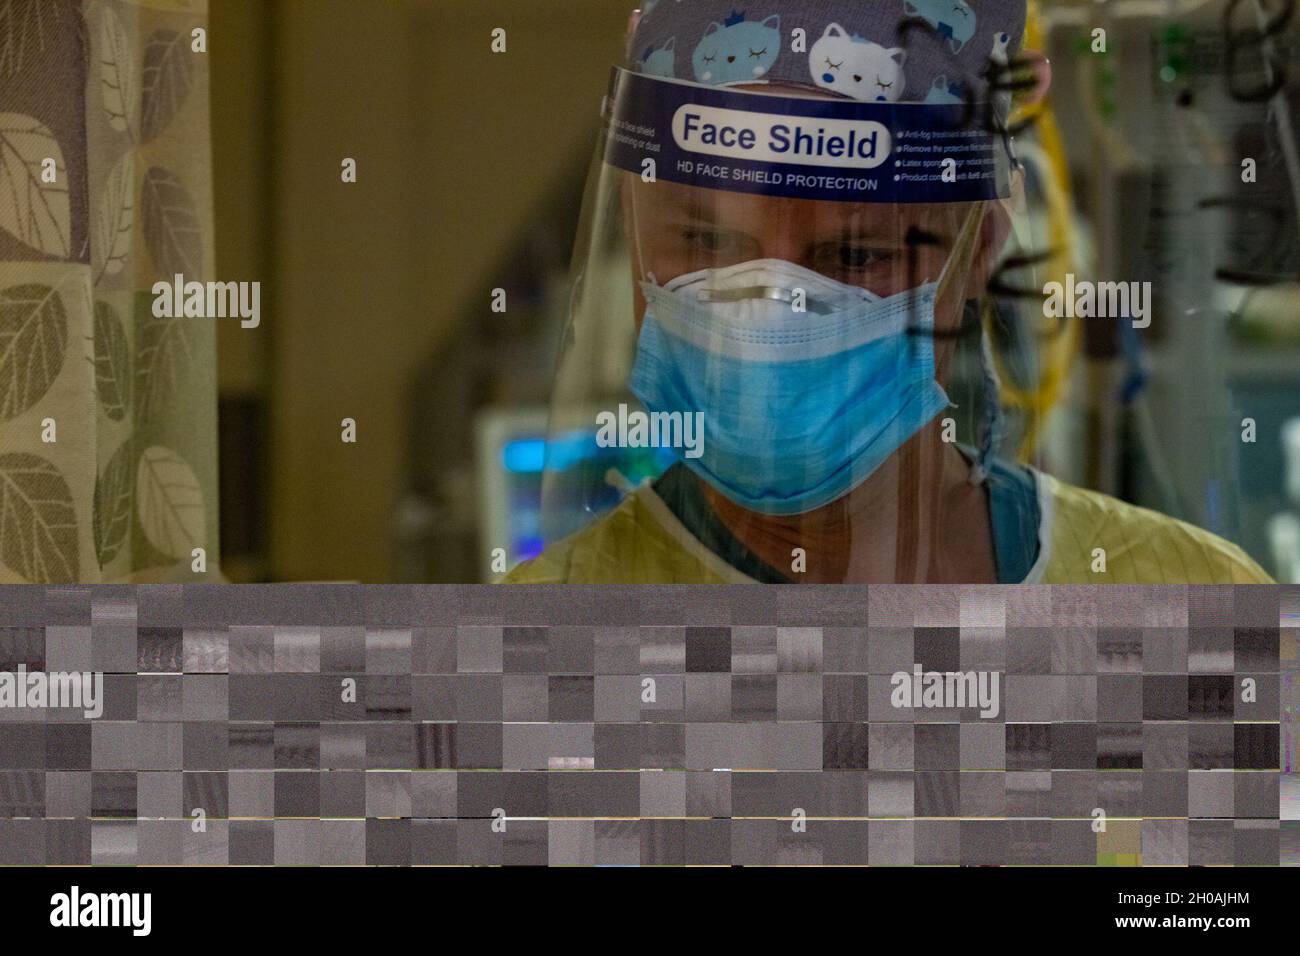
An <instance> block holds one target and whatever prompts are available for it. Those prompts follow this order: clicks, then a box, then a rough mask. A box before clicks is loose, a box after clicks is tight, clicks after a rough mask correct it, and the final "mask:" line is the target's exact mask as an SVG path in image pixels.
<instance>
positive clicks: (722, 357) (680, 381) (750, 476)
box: [630, 260, 950, 515]
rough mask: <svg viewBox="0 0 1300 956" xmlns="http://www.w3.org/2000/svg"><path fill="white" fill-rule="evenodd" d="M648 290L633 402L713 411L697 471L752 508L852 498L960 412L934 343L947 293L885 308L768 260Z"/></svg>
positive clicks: (934, 286) (782, 509)
mask: <svg viewBox="0 0 1300 956" xmlns="http://www.w3.org/2000/svg"><path fill="white" fill-rule="evenodd" d="M642 289H643V291H644V293H645V297H646V301H647V308H646V314H645V320H644V322H643V323H642V326H641V333H640V338H639V339H638V342H637V355H636V362H635V365H634V366H633V369H632V375H631V380H630V387H631V389H632V392H633V394H634V395H636V397H637V398H638V399H639V400H640V401H641V403H642V404H643V405H644V406H645V407H646V409H647V410H648V411H650V412H702V413H703V416H704V418H703V424H704V432H703V435H704V442H703V449H702V453H701V455H700V457H698V458H688V459H685V462H686V465H687V466H688V467H689V468H691V469H692V470H694V471H695V472H696V473H697V474H698V475H699V476H700V477H702V478H703V479H704V480H705V481H707V482H708V483H709V484H711V485H712V486H713V487H714V488H716V489H717V490H718V491H719V492H721V493H722V494H724V495H726V496H727V497H728V498H729V499H731V500H732V501H734V502H736V503H737V504H739V505H741V506H743V507H745V508H747V509H749V510H751V511H756V512H759V513H762V514H769V515H793V514H802V513H804V512H807V511H812V510H814V509H816V508H820V507H822V506H823V505H826V504H829V503H830V502H832V501H835V500H836V499H838V498H841V497H843V496H844V495H845V494H847V493H848V492H849V491H851V490H852V489H854V488H855V487H857V486H858V485H859V484H861V483H862V482H863V481H865V480H866V479H867V477H868V476H870V475H871V474H872V473H873V472H874V471H875V470H876V469H878V468H879V467H880V466H881V465H882V464H883V463H884V462H885V460H886V459H888V458H889V456H890V455H892V454H893V453H894V452H895V451H897V450H898V448H899V447H900V446H902V445H903V444H904V443H905V442H906V441H907V440H908V439H910V438H911V437H912V436H913V435H915V434H916V433H917V432H919V431H920V430H921V429H922V428H923V427H924V426H925V425H926V424H927V423H928V422H929V421H930V420H931V419H933V418H934V417H935V415H937V414H938V413H939V412H940V411H942V410H943V409H944V408H946V407H947V406H948V405H949V404H950V403H949V401H948V396H947V395H946V394H944V391H943V389H942V388H941V387H940V386H939V383H938V382H936V381H935V378H934V342H933V339H932V337H931V335H930V334H929V333H930V332H931V331H932V330H933V328H934V307H935V299H936V297H937V295H938V283H927V284H925V285H922V286H920V287H919V288H917V289H914V290H910V291H908V292H904V293H901V294H899V295H895V296H892V297H890V298H887V299H881V298H879V297H877V296H874V295H872V294H871V293H869V292H866V291H865V290H863V289H859V288H856V287H854V286H849V285H844V284H843V283H839V282H835V281H834V280H831V279H828V278H827V277H825V276H822V275H820V274H818V273H815V272H811V271H809V270H807V269H804V268H802V267H800V266H797V265H794V264H793V263H789V262H782V261H777V260H761V261H758V262H751V263H744V264H742V265H739V266H733V267H730V268H727V269H717V270H708V271H705V272H699V273H692V274H690V275H687V276H683V277H681V278H679V279H677V280H675V281H673V282H672V283H670V284H669V285H667V286H658V285H655V284H653V283H644V284H643V285H642ZM796 307H802V308H803V309H804V310H805V311H796ZM909 328H910V329H911V330H913V333H915V334H909Z"/></svg>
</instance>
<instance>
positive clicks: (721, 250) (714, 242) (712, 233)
mask: <svg viewBox="0 0 1300 956" xmlns="http://www.w3.org/2000/svg"><path fill="white" fill-rule="evenodd" d="M682 240H683V242H685V243H686V246H687V248H689V249H690V250H691V251H693V252H696V253H701V254H704V255H709V256H716V257H720V258H721V257H725V256H728V255H730V254H732V253H734V252H735V251H736V250H738V249H740V248H741V246H742V245H743V239H742V237H740V236H738V235H737V234H736V233H734V232H723V231H720V230H717V229H704V228H700V227H689V228H687V229H685V230H683V231H682Z"/></svg>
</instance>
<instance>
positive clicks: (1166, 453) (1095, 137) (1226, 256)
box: [1044, 0, 1300, 561]
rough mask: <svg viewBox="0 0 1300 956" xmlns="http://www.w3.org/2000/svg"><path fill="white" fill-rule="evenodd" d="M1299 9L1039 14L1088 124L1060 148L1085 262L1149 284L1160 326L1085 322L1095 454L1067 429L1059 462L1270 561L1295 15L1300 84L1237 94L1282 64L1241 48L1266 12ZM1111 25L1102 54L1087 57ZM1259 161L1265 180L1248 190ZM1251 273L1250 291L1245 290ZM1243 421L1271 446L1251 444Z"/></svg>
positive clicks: (1289, 214) (1086, 479) (1064, 85)
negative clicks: (1085, 231)
mask: <svg viewBox="0 0 1300 956" xmlns="http://www.w3.org/2000/svg"><path fill="white" fill-rule="evenodd" d="M1286 3H1294V0H1269V2H1268V3H1266V4H1265V5H1264V6H1259V5H1258V4H1257V2H1256V0H1213V2H1196V3H1169V4H1150V3H1140V2H1129V0H1122V2H1116V3H1108V4H1105V5H1097V4H1077V5H1068V6H1067V5H1060V6H1056V5H1054V6H1050V7H1046V8H1045V9H1044V29H1045V35H1046V42H1047V49H1048V51H1049V53H1050V55H1051V59H1052V62H1053V67H1054V70H1053V74H1054V75H1053V93H1052V102H1053V103H1054V105H1055V110H1056V114H1057V116H1058V117H1062V118H1072V119H1073V120H1074V121H1072V122H1069V121H1067V122H1063V123H1062V126H1061V134H1062V140H1063V143H1064V147H1065V154H1066V156H1067V158H1068V162H1069V165H1070V171H1071V178H1072V180H1073V182H1074V186H1075V192H1076V195H1077V196H1078V203H1079V211H1080V213H1081V214H1082V216H1083V217H1084V219H1086V220H1087V222H1088V224H1089V226H1090V228H1091V233H1092V235H1091V242H1090V243H1088V245H1089V247H1090V248H1091V249H1092V251H1093V256H1094V258H1093V261H1092V262H1091V264H1085V265H1084V266H1083V267H1082V268H1083V269H1086V270H1087V271H1088V272H1090V273H1091V274H1092V276H1095V277H1096V278H1097V279H1100V280H1112V281H1125V282H1132V281H1149V282H1151V288H1152V291H1153V298H1154V314H1153V316H1152V322H1151V326H1150V328H1148V329H1145V330H1134V329H1132V328H1129V329H1127V330H1124V329H1122V328H1121V325H1120V323H1117V322H1104V321H1099V320H1085V322H1084V328H1083V340H1084V357H1085V364H1084V374H1083V377H1082V379H1081V381H1080V382H1079V383H1078V384H1079V385H1081V386H1082V387H1081V388H1079V389H1077V390H1075V391H1074V392H1073V393H1072V394H1071V396H1070V400H1069V401H1068V402H1067V407H1068V408H1069V409H1070V410H1072V411H1073V413H1074V414H1076V415H1077V416H1078V421H1079V423H1080V425H1081V426H1082V427H1081V432H1082V438H1083V440H1082V441H1081V442H1079V443H1078V445H1077V448H1078V449H1079V452H1080V454H1079V455H1078V456H1072V455H1071V454H1070V451H1071V448H1070V443H1068V442H1067V441H1065V440H1064V439H1065V438H1066V436H1068V435H1069V434H1070V433H1071V431H1072V430H1071V429H1068V428H1067V429H1059V430H1057V429H1052V430H1050V431H1052V432H1053V434H1052V435H1051V436H1050V437H1051V439H1052V440H1050V441H1049V443H1048V457H1049V458H1056V459H1057V460H1059V461H1060V462H1061V463H1062V464H1063V465H1064V467H1063V468H1062V470H1061V471H1060V472H1059V473H1061V474H1062V475H1063V477H1065V478H1067V479H1068V480H1073V481H1076V482H1079V483H1081V484H1084V485H1086V486H1088V487H1095V488H1097V489H1098V490H1101V491H1105V492H1108V493H1111V494H1116V495H1118V496H1120V497H1123V498H1125V499H1127V500H1130V501H1134V502H1135V503H1138V504H1142V505H1146V506H1148V507H1152V508H1155V509H1157V510H1161V511H1165V512H1166V513H1170V514H1173V515H1174V516H1176V517H1180V518H1183V519H1185V520H1188V521H1191V522H1193V523H1195V524H1198V525H1201V526H1203V527H1206V528H1208V529H1209V530H1211V531H1214V532H1217V533H1220V534H1223V535H1225V536H1227V537H1229V538H1230V539H1232V540H1234V541H1236V542H1237V543H1239V544H1241V545H1242V546H1243V547H1244V548H1246V550H1247V551H1249V552H1251V553H1253V554H1255V555H1256V556H1257V557H1259V558H1261V559H1264V560H1266V561H1267V560H1268V558H1269V552H1270V550H1271V548H1270V547H1269V546H1268V544H1267V538H1268V535H1267V532H1266V525H1267V523H1268V519H1269V517H1270V516H1271V515H1273V514H1275V513H1276V512H1277V511H1278V509H1279V508H1280V507H1281V506H1282V504H1283V499H1282V488H1281V475H1282V470H1281V467H1280V465H1281V461H1280V457H1281V456H1280V453H1279V450H1278V448H1277V444H1276V442H1275V441H1274V440H1273V439H1272V438H1271V437H1270V436H1275V435H1277V434H1278V433H1279V429H1280V427H1281V423H1282V421H1284V420H1285V419H1286V418H1288V417H1291V416H1294V415H1296V414H1297V413H1300V376H1297V369H1300V348H1298V347H1297V344H1296V343H1297V339H1300V330H1297V329H1296V326H1297V324H1300V285H1297V284H1296V276H1297V274H1300V247H1298V244H1297V242H1296V238H1297V222H1296V200H1295V196H1296V194H1297V192H1298V191H1300V181H1297V180H1298V177H1300V171H1297V169H1296V164H1295V147H1296V144H1295V141H1294V139H1295V134H1294V127H1293V126H1292V125H1291V122H1290V116H1291V113H1292V112H1293V111H1294V110H1295V108H1296V103H1295V101H1296V94H1295V89H1296V81H1295V76H1296V75H1297V73H1296V69H1295V66H1296V56H1295V53H1296V50H1297V44H1296V43H1295V38H1296V31H1297V29H1300V17H1292V18H1291V21H1290V25H1289V27H1288V29H1287V31H1286V33H1285V36H1282V37H1279V38H1277V39H1278V49H1279V50H1280V51H1281V52H1280V53H1279V54H1278V55H1279V56H1280V57H1283V56H1284V57H1288V58H1289V59H1287V66H1288V67H1289V71H1290V72H1289V76H1290V77H1291V79H1290V80H1289V88H1287V87H1284V88H1283V89H1282V90H1280V91H1278V92H1277V93H1276V94H1275V95H1273V96H1272V97H1271V98H1269V99H1267V100H1262V101H1259V102H1253V101H1248V100H1247V99H1245V98H1243V97H1242V96H1241V88H1242V87H1244V86H1249V85H1251V84H1252V82H1253V83H1254V85H1257V86H1258V85H1259V84H1260V83H1262V82H1263V80H1265V79H1267V74H1268V70H1267V67H1266V66H1265V65H1263V64H1262V61H1261V62H1260V63H1256V62H1255V61H1253V60H1250V58H1249V55H1248V53H1243V52H1241V50H1240V49H1237V50H1236V51H1235V54H1234V51H1233V50H1231V49H1229V47H1230V46H1231V45H1232V43H1233V42H1236V43H1237V44H1238V47H1240V37H1241V35H1240V31H1242V30H1245V29H1248V28H1250V27H1251V26H1252V24H1254V23H1257V22H1262V21H1260V20H1259V19H1258V14H1259V13H1260V12H1262V14H1263V16H1264V17H1265V19H1267V18H1271V17H1275V16H1277V15H1278V11H1279V10H1281V9H1283V7H1284V6H1285V4H1286ZM1229 6H1232V8H1233V12H1234V17H1233V20H1232V23H1233V24H1234V26H1233V30H1235V31H1237V32H1235V33H1233V34H1231V35H1230V34H1229V33H1228V32H1227V31H1226V30H1225V23H1224V14H1225V11H1226V10H1227V9H1228V7H1229ZM1252 17H1253V18H1252ZM1097 28H1102V29H1105V31H1106V43H1107V52H1106V53H1105V54H1099V53H1095V52H1093V50H1092V42H1093V34H1092V31H1093V30H1094V29H1097ZM1234 38H1235V39H1234ZM1234 57H1235V58H1234ZM1256 59H1257V60H1258V59H1259V58H1258V57H1256ZM1230 69H1231V70H1233V72H1232V73H1231V74H1230V73H1229V70H1230ZM1247 157H1248V158H1251V159H1253V160H1254V161H1255V163H1256V166H1257V171H1256V178H1255V181H1253V182H1250V183H1244V182H1243V181H1242V160H1243V158H1247ZM1265 210H1273V211H1274V212H1268V213H1266V212H1265ZM1263 226H1267V227H1268V229H1267V230H1266V231H1265V230H1263V229H1262V227H1263ZM1266 237H1267V238H1266ZM1243 273H1244V274H1246V275H1245V278H1246V279H1247V280H1248V282H1242V281H1233V280H1234V279H1238V280H1239V278H1240V277H1241V275H1242V274H1243ZM1092 276H1090V277H1092ZM1265 303H1268V304H1269V305H1271V308H1267V307H1265V306H1264V304H1265ZM1247 420H1250V421H1253V422H1254V424H1255V428H1256V432H1257V434H1258V436H1259V438H1258V440H1257V441H1254V442H1250V441H1243V440H1242V436H1243V434H1245V428H1246V422H1247ZM1054 453H1055V454H1054ZM1072 457H1073V458H1074V460H1073V461H1072V462H1071V461H1070V459H1071V458H1072Z"/></svg>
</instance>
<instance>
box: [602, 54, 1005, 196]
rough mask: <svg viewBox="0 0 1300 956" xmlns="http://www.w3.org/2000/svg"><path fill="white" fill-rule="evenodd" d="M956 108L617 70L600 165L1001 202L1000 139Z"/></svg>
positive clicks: (689, 182)
mask: <svg viewBox="0 0 1300 956" xmlns="http://www.w3.org/2000/svg"><path fill="white" fill-rule="evenodd" d="M985 113H986V111H985V110H981V109H971V108H969V106H968V105H967V104H962V103H951V102H948V103H888V102H875V103H872V102H859V101H855V100H841V99H822V98H813V97H809V96H796V95H788V94H787V95H774V94H769V93H756V92H744V91H740V90H735V89H727V88H712V87H702V86H698V85H695V84H691V83H683V82H679V81H675V80H668V79H663V78H658V77H649V76H645V75H642V74H638V73H630V72H628V71H627V70H622V69H615V70H614V73H613V76H612V80H611V87H610V92H609V95H608V96H607V97H606V101H605V109H604V123H605V129H606V137H605V142H606V150H605V162H606V163H607V164H609V165H610V166H614V167H616V168H619V169H623V170H626V171H628V172H632V173H635V174H637V175H639V176H641V177H642V178H643V180H645V181H647V182H653V181H656V180H663V181H667V182H673V183H678V184H681V185H685V186H695V187H699V188H704V189H714V190H724V191H727V192H737V193H749V194H757V195H764V196H777V197H784V198H792V199H814V200H829V201H838V202H853V203H863V202H867V203H872V202H877V203H949V202H952V203H957V202H965V203H970V202H981V201H987V200H997V199H1006V198H1008V197H1009V195H1010V188H1011V186H1010V184H1011V175H1010V174H1011V170H1012V168H1013V167H1014V157H1013V154H1012V151H1011V143H1010V139H1009V137H1008V136H1007V135H1006V134H1005V131H999V130H995V129H990V128H987V124H985V125H981V124H980V123H979V122H978V118H979V117H980V116H983V115H985Z"/></svg>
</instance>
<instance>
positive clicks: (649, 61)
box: [636, 37, 677, 79]
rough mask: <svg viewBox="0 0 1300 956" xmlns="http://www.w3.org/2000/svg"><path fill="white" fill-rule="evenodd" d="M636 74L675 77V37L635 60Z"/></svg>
mask: <svg viewBox="0 0 1300 956" xmlns="http://www.w3.org/2000/svg"><path fill="white" fill-rule="evenodd" d="M636 68H637V72H639V73H644V74H646V75H647V76H665V77H668V79H672V78H673V77H674V76H676V75H677V37H673V38H672V39H670V40H669V41H668V42H667V43H665V44H664V45H663V46H661V47H659V48H657V49H656V48H655V47H651V48H650V49H648V50H646V51H645V53H644V54H643V55H642V56H641V59H639V60H637V64H636Z"/></svg>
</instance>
